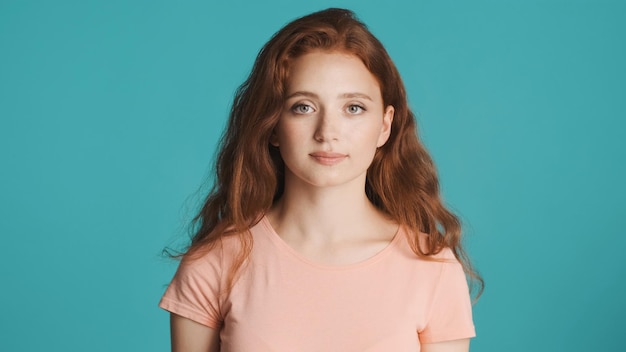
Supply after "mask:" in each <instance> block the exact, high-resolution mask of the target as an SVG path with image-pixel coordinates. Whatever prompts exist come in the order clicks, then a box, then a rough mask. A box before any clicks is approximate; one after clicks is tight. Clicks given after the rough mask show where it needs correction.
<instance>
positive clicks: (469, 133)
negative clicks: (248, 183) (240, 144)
mask: <svg viewBox="0 0 626 352" xmlns="http://www.w3.org/2000/svg"><path fill="white" fill-rule="evenodd" d="M330 6H339V7H349V8H351V9H353V10H355V11H356V12H357V14H358V15H359V16H360V17H361V18H362V19H363V20H364V21H365V22H366V23H367V24H368V25H369V26H370V29H371V30H372V31H373V32H374V33H375V35H377V36H378V37H379V39H380V40H381V41H382V42H383V43H384V44H385V45H386V47H387V49H388V51H389V52H390V54H391V56H392V57H393V58H394V60H395V62H396V64H397V66H398V68H399V70H400V71H401V73H402V75H403V77H404V80H405V83H406V86H407V89H408V93H409V96H410V102H411V105H412V107H413V109H414V110H415V112H416V113H417V114H418V119H419V123H420V128H421V130H420V133H421V135H422V136H423V139H424V141H425V143H426V144H427V146H428V147H429V149H430V150H431V152H432V155H433V157H434V159H435V161H436V162H437V164H438V167H439V171H440V175H441V182H442V186H443V190H444V196H445V199H446V201H447V202H448V204H450V206H451V207H452V208H453V209H454V210H455V211H457V212H458V213H459V214H460V215H461V217H462V218H463V221H464V223H465V225H466V232H467V235H468V237H467V245H468V248H469V250H470V253H471V255H472V256H473V258H474V261H475V264H476V265H477V267H478V268H479V269H480V271H481V272H482V274H483V275H484V277H485V280H486V282H487V288H486V291H485V293H484V295H483V296H482V298H481V299H480V301H479V302H478V303H477V304H476V306H475V310H474V315H475V323H476V326H477V332H478V337H477V338H475V339H474V340H473V342H472V350H473V351H489V352H491V351H494V352H495V351H498V352H501V351H508V352H515V351H623V350H624V347H623V340H624V339H623V330H624V327H625V324H624V320H623V319H624V316H626V302H625V297H626V284H625V282H624V281H625V279H626V260H625V259H624V258H625V257H624V254H623V252H624V247H625V246H626V239H625V238H626V236H624V235H623V229H624V226H625V225H626V221H625V215H626V214H625V209H626V207H625V206H624V203H623V200H624V198H625V197H626V186H625V185H624V184H625V180H626V168H625V167H624V162H625V161H626V143H625V142H624V132H625V128H626V122H625V118H626V116H625V113H624V111H625V107H626V106H625V102H626V89H625V87H624V84H625V83H624V82H626V70H625V63H626V39H625V38H626V2H623V1H606V0H604V1H591V0H589V1H580V0H578V1H556V0H545V1H521V0H520V1H484V0H480V1H460V0H459V1H434V0H432V1H391V0H389V1H384V2H364V1H316V2H295V1H286V0H285V1H263V2H260V1H233V2H229V3H226V2H219V3H217V2H211V1H177V2H174V1H169V2H168V1H119V0H118V1H61V0H59V1H7V0H1V1H0V161H1V166H0V198H1V200H0V236H1V238H2V240H1V242H0V243H1V244H2V255H1V256H0V277H1V279H2V281H1V284H0V287H1V288H0V301H1V302H2V311H1V314H0V350H3V351H43V350H47V351H167V350H169V330H168V316H167V314H166V313H165V312H163V311H161V310H159V309H158V308H157V302H158V300H159V297H160V296H161V294H162V292H163V290H164V288H165V285H166V284H167V283H168V281H169V279H170V278H171V276H172V274H173V272H174V269H175V267H176V263H175V262H173V261H169V260H166V259H163V258H162V257H161V256H160V253H161V249H162V248H163V247H164V246H167V245H171V244H173V243H180V241H181V239H184V236H185V226H186V224H187V222H188V221H189V218H190V217H192V216H193V209H194V207H195V206H196V205H197V201H198V199H200V198H201V195H202V191H200V192H198V187H200V186H201V185H202V184H203V182H204V181H205V180H206V177H207V175H208V173H209V171H210V162H211V160H212V157H213V155H214V150H215V145H216V140H217V138H218V136H219V135H220V133H221V129H222V127H223V125H224V122H225V118H226V115H227V111H228V109H229V105H230V102H231V99H232V95H233V93H234V90H235V88H236V87H237V86H238V85H239V84H240V83H241V82H242V81H243V80H244V78H245V76H246V74H247V73H248V71H249V70H250V68H251V65H252V62H253V60H254V57H255V56H256V53H257V51H258V50H259V49H260V47H261V46H262V45H263V43H265V41H266V40H268V39H269V37H270V36H271V35H272V34H273V33H274V32H275V31H276V30H278V29H279V28H280V27H281V26H282V25H283V24H285V23H286V22H288V21H289V20H291V19H294V18H295V17H298V16H301V15H304V14H306V13H308V12H312V11H315V10H319V9H323V8H326V7H330Z"/></svg>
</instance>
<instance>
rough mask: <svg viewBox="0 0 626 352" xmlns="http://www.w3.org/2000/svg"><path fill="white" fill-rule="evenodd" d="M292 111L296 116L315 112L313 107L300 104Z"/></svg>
mask: <svg viewBox="0 0 626 352" xmlns="http://www.w3.org/2000/svg"><path fill="white" fill-rule="evenodd" d="M291 110H292V111H293V112H295V113H296V114H309V113H311V112H313V107H311V105H306V104H298V105H296V106H294V107H293V108H291Z"/></svg>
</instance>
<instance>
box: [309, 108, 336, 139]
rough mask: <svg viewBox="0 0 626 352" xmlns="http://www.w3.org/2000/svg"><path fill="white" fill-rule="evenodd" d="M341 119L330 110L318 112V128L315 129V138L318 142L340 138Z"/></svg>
mask: <svg viewBox="0 0 626 352" xmlns="http://www.w3.org/2000/svg"><path fill="white" fill-rule="evenodd" d="M339 131H340V126H339V119H338V117H337V116H334V115H333V114H329V113H328V112H323V111H322V112H320V113H319V114H318V122H317V128H316V129H315V134H314V136H313V138H315V140H316V141H318V142H328V141H331V140H337V139H338V138H339Z"/></svg>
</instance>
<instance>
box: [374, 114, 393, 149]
mask: <svg viewBox="0 0 626 352" xmlns="http://www.w3.org/2000/svg"><path fill="white" fill-rule="evenodd" d="M394 114H395V109H394V108H393V106H391V105H389V106H387V107H386V108H385V113H384V115H383V125H382V128H381V129H380V134H379V135H378V143H377V144H376V146H377V147H378V148H380V147H382V146H383V145H385V143H387V140H389V136H390V135H391V123H392V122H393V115H394Z"/></svg>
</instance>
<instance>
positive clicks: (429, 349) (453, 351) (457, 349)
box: [422, 339, 470, 352]
mask: <svg viewBox="0 0 626 352" xmlns="http://www.w3.org/2000/svg"><path fill="white" fill-rule="evenodd" d="M469 344H470V340H469V339H461V340H452V341H444V342H436V343H425V344H423V345H422V352H468V351H469Z"/></svg>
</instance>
